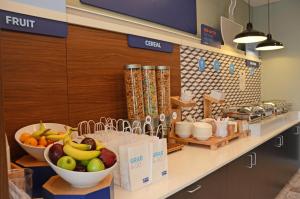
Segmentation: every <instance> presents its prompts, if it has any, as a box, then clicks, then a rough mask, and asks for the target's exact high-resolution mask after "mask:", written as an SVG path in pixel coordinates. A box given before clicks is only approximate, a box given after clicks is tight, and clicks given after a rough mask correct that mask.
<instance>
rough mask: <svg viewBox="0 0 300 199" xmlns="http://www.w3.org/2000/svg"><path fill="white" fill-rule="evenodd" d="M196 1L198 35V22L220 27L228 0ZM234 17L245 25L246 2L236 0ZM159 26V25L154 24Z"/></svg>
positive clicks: (71, 0)
mask: <svg viewBox="0 0 300 199" xmlns="http://www.w3.org/2000/svg"><path fill="white" fill-rule="evenodd" d="M196 2H197V8H196V9H197V30H198V35H200V34H199V32H200V24H201V23H204V24H207V25H209V26H212V27H214V28H220V17H221V16H225V17H228V6H229V2H230V0H196ZM67 4H68V5H69V6H75V7H80V8H83V9H88V10H92V11H95V12H102V13H106V14H111V13H113V12H110V11H107V10H104V9H99V8H94V7H91V6H87V5H84V4H81V3H80V1H79V0H67ZM113 14H114V15H116V16H120V17H122V18H125V19H129V20H135V21H138V22H142V23H145V24H151V22H147V21H144V20H140V19H136V18H133V17H129V16H125V15H121V14H117V13H113ZM235 16H236V17H235V18H236V21H237V22H238V23H240V24H241V25H243V26H245V24H246V21H247V19H248V10H247V4H246V3H245V2H244V1H243V0H237V7H236V10H235ZM156 26H158V27H160V25H156Z"/></svg>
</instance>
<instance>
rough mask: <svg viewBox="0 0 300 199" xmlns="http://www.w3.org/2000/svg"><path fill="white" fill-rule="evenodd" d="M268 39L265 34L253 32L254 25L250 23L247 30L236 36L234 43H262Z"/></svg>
mask: <svg viewBox="0 0 300 199" xmlns="http://www.w3.org/2000/svg"><path fill="white" fill-rule="evenodd" d="M266 39H267V37H266V35H265V34H264V33H263V32H259V31H257V30H253V25H252V23H251V22H249V23H248V24H247V28H246V30H244V31H243V32H241V33H239V34H238V35H236V36H235V38H234V40H233V41H234V42H235V43H242V44H247V43H256V42H261V41H264V40H266Z"/></svg>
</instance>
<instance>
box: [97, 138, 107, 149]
mask: <svg viewBox="0 0 300 199" xmlns="http://www.w3.org/2000/svg"><path fill="white" fill-rule="evenodd" d="M95 142H96V150H97V151H100V150H101V149H102V148H105V145H104V144H103V142H99V141H98V140H96V139H95Z"/></svg>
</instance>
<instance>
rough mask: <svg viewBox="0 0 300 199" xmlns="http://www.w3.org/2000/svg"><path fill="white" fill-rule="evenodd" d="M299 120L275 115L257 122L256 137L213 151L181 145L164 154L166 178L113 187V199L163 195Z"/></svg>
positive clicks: (289, 115)
mask: <svg viewBox="0 0 300 199" xmlns="http://www.w3.org/2000/svg"><path fill="white" fill-rule="evenodd" d="M299 122H300V119H299V113H298V112H290V113H287V114H284V115H280V116H276V118H272V119H270V120H266V121H264V122H262V123H261V128H260V131H261V132H260V136H249V137H246V138H241V139H238V140H235V141H232V142H230V143H229V144H228V145H226V146H224V147H221V148H219V149H217V150H215V151H212V150H209V149H208V148H202V147H197V146H185V147H184V148H183V150H182V151H179V152H175V153H173V154H170V155H169V156H168V161H169V176H168V178H166V179H164V180H162V181H160V182H157V183H153V184H151V185H149V186H147V187H144V188H142V189H140V190H137V191H133V192H129V191H126V190H124V189H122V188H121V187H119V186H115V198H116V199H156V198H157V199H159V198H166V197H168V196H170V195H172V194H174V193H176V192H178V191H180V190H182V189H184V188H185V187H187V186H189V185H191V184H192V183H194V182H196V181H198V180H199V179H201V178H203V177H205V176H207V175H208V174H210V173H212V172H214V171H216V170H217V169H219V168H221V167H222V166H224V165H226V164H228V163H229V162H231V161H233V160H235V159H237V158H238V157H240V156H242V155H244V154H245V153H247V152H249V151H251V150H252V149H254V148H256V147H257V146H259V145H261V144H263V143H264V142H266V141H268V140H269V139H271V138H272V137H274V136H276V135H278V134H280V133H281V132H283V131H285V130H286V129H288V128H290V127H292V126H294V125H296V124H297V123H299Z"/></svg>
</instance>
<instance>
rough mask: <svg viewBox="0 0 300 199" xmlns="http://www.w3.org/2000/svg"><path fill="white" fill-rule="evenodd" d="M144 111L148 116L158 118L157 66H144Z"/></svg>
mask: <svg viewBox="0 0 300 199" xmlns="http://www.w3.org/2000/svg"><path fill="white" fill-rule="evenodd" d="M142 78H143V95H144V110H145V115H146V116H151V117H152V118H156V117H157V116H158V107H157V92H156V77H155V66H142Z"/></svg>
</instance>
